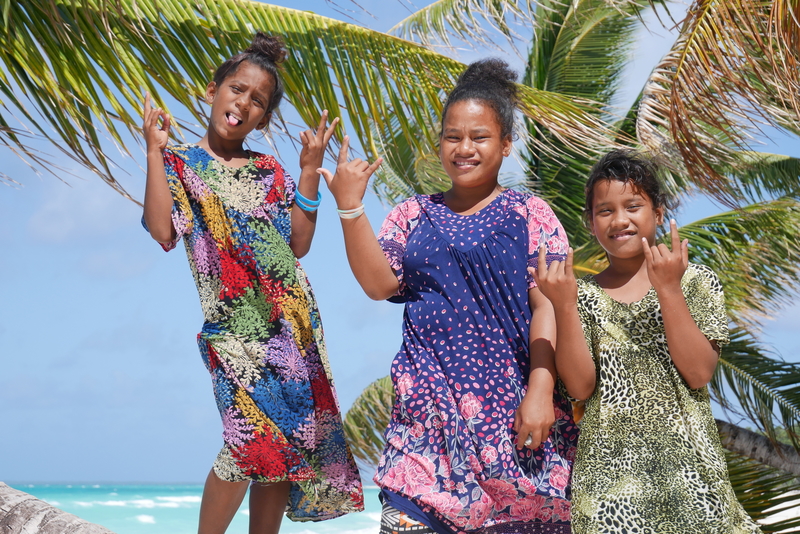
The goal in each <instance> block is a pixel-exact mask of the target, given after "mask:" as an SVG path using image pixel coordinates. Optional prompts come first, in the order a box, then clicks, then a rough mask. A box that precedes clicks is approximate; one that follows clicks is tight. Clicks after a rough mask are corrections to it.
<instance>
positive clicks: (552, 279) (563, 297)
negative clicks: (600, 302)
mask: <svg viewBox="0 0 800 534" xmlns="http://www.w3.org/2000/svg"><path fill="white" fill-rule="evenodd" d="M572 257H573V252H572V247H570V248H569V249H568V250H567V259H566V260H565V261H563V262H562V261H554V262H551V263H550V265H547V253H546V251H545V246H544V245H542V246H540V247H539V265H538V269H533V268H531V267H528V271H530V273H531V274H532V275H533V280H534V281H535V282H536V287H538V288H539V291H541V292H542V295H544V296H545V297H547V299H548V300H549V301H550V302H551V303H552V304H553V306H555V305H556V304H567V305H575V304H576V303H577V302H578V283H577V282H576V281H575V273H573V271H572V261H573V258H572Z"/></svg>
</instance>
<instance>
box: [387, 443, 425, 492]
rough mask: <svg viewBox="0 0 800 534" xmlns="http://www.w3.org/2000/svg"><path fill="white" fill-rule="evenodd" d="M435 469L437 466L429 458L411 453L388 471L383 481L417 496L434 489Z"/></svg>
mask: <svg viewBox="0 0 800 534" xmlns="http://www.w3.org/2000/svg"><path fill="white" fill-rule="evenodd" d="M435 470H436V466H435V465H434V464H433V462H431V461H430V460H429V459H428V458H426V457H424V456H422V455H420V454H415V453H411V454H408V455H406V456H403V457H402V458H401V459H400V461H399V462H398V463H397V465H396V466H394V467H392V468H391V469H389V471H387V472H386V476H385V477H384V480H383V483H384V484H385V485H386V486H387V487H389V488H390V489H392V490H395V491H399V492H402V493H405V494H406V495H411V496H415V497H416V496H420V495H424V494H426V493H428V492H430V491H431V490H432V489H433V486H434V485H435V483H436V479H435V478H434V472H435Z"/></svg>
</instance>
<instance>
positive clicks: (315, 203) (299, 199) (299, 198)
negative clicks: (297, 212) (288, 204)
mask: <svg viewBox="0 0 800 534" xmlns="http://www.w3.org/2000/svg"><path fill="white" fill-rule="evenodd" d="M294 202H295V204H297V207H299V208H300V209H301V210H303V211H317V208H319V204H320V202H322V193H321V192H320V191H317V200H309V199H307V198H306V197H304V196H303V195H301V194H300V191H295V192H294Z"/></svg>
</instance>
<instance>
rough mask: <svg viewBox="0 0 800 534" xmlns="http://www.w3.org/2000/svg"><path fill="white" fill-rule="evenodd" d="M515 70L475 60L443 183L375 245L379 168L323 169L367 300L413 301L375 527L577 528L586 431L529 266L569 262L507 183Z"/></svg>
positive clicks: (397, 366)
mask: <svg viewBox="0 0 800 534" xmlns="http://www.w3.org/2000/svg"><path fill="white" fill-rule="evenodd" d="M515 79H516V73H514V72H513V71H511V70H509V68H508V66H507V65H506V64H505V63H504V62H502V61H500V60H485V61H479V62H477V63H474V64H472V65H471V66H470V67H469V68H468V69H467V70H466V71H465V72H464V73H463V74H462V75H461V77H460V78H459V80H458V84H457V86H456V88H455V89H454V90H453V92H452V93H451V94H450V96H449V97H448V99H447V101H446V102H445V105H444V111H443V115H442V116H443V119H442V133H441V145H440V153H439V155H440V159H441V162H442V166H443V168H444V170H445V171H446V172H447V174H448V176H449V177H450V179H451V180H452V186H451V187H450V189H448V190H447V191H445V192H443V193H437V194H434V195H416V196H414V197H411V198H409V199H407V200H405V201H404V202H401V203H400V204H399V205H398V206H396V207H395V208H394V210H392V212H391V213H390V214H389V216H388V217H387V219H386V221H385V222H384V224H383V227H382V228H381V231H380V233H379V235H378V237H377V239H376V237H375V234H374V233H373V231H372V228H371V226H370V224H369V221H368V220H367V218H366V216H365V215H364V207H363V203H362V199H363V196H364V193H365V190H366V186H367V182H368V180H369V177H370V176H371V175H372V173H373V172H374V171H375V170H376V169H377V167H378V165H380V163H381V161H380V160H378V161H376V162H374V163H372V164H369V163H368V162H365V161H362V160H360V159H354V160H352V161H349V162H348V161H347V140H345V143H344V144H343V146H342V150H341V152H340V154H339V162H338V166H337V169H336V174H335V175H332V174H331V173H330V172H329V171H326V170H324V169H320V172H321V173H322V174H323V176H324V177H325V179H326V180H327V181H328V187H329V189H330V190H331V192H332V194H333V195H334V197H335V199H336V203H337V205H338V207H339V214H340V216H341V218H342V227H343V230H344V236H345V246H346V249H347V255H348V259H349V261H350V266H351V268H352V270H353V273H354V274H355V276H356V278H357V280H358V281H359V283H360V284H361V286H362V287H363V289H364V291H365V292H366V293H367V295H368V296H370V297H371V298H373V299H376V300H379V299H387V298H388V299H390V300H391V301H393V302H403V303H405V314H404V319H403V345H402V347H401V349H400V351H399V352H398V354H397V356H396V357H395V359H394V361H393V362H392V370H391V374H392V380H393V383H394V387H395V393H396V402H395V405H394V409H393V413H392V417H391V421H390V423H389V427H388V428H387V430H386V434H385V438H386V442H387V444H386V449H385V451H384V453H383V456H382V457H381V460H380V462H379V465H378V472H377V474H376V475H375V482H376V483H377V484H378V485H379V486H380V487H381V490H382V492H381V497H382V500H383V503H384V509H383V517H382V526H381V532H403V531H408V532H426V531H427V532H431V531H435V532H444V533H450V532H474V531H481V532H490V533H497V532H515V533H525V532H536V533H559V534H562V533H563V534H567V533H569V531H570V521H569V519H570V508H569V506H570V505H569V497H570V490H569V474H570V468H571V464H572V459H573V457H574V454H575V447H576V441H577V428H576V426H575V424H574V421H573V419H572V414H571V406H570V404H569V402H567V401H566V400H565V398H564V397H563V396H562V395H561V394H560V393H559V392H558V391H557V390H556V388H555V384H556V375H555V366H554V363H553V353H554V348H553V342H552V340H554V339H555V338H554V334H555V322H554V316H553V310H552V307H551V305H550V303H549V302H548V301H547V299H545V298H544V297H543V295H542V294H541V293H540V291H539V290H538V289H537V288H536V286H535V283H534V282H533V278H532V277H531V276H530V275H529V274H528V272H527V267H528V266H529V265H530V266H535V265H536V264H537V261H538V257H537V255H536V252H537V249H538V247H539V245H544V246H545V247H546V249H547V261H548V262H549V261H551V260H553V259H563V258H564V254H565V253H566V251H567V247H568V245H567V238H566V235H565V233H564V229H563V228H562V226H561V224H560V223H559V222H558V220H557V218H556V216H555V214H554V213H553V211H552V210H551V209H550V207H549V206H548V205H547V204H546V203H545V202H544V201H543V200H541V199H539V198H537V197H535V196H533V195H531V194H529V193H520V192H517V191H512V190H510V189H505V188H503V187H501V186H500V185H499V183H498V173H499V171H500V167H501V165H502V163H503V159H504V158H505V157H506V156H508V155H509V154H510V153H511V148H512V132H513V126H514V110H515V102H516V86H515V85H514V80H515Z"/></svg>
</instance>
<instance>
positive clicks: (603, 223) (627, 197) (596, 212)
mask: <svg viewBox="0 0 800 534" xmlns="http://www.w3.org/2000/svg"><path fill="white" fill-rule="evenodd" d="M590 222H591V232H592V235H594V236H595V237H596V238H597V241H598V242H599V243H600V246H602V247H603V249H605V251H606V253H607V254H608V255H609V257H613V258H619V259H627V258H634V257H636V256H639V255H643V254H644V251H643V248H642V238H643V237H646V238H647V242H648V243H650V245H651V246H652V245H653V243H654V242H655V239H656V228H658V226H660V225H661V224H662V223H663V222H664V208H663V207H658V208H656V207H654V206H653V201H652V200H651V199H650V197H649V196H647V194H646V193H645V192H644V191H641V190H640V189H638V188H637V187H636V186H635V185H633V184H630V183H625V182H620V181H618V180H600V181H598V182H597V183H595V184H594V200H593V202H592V217H591V221H590Z"/></svg>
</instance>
